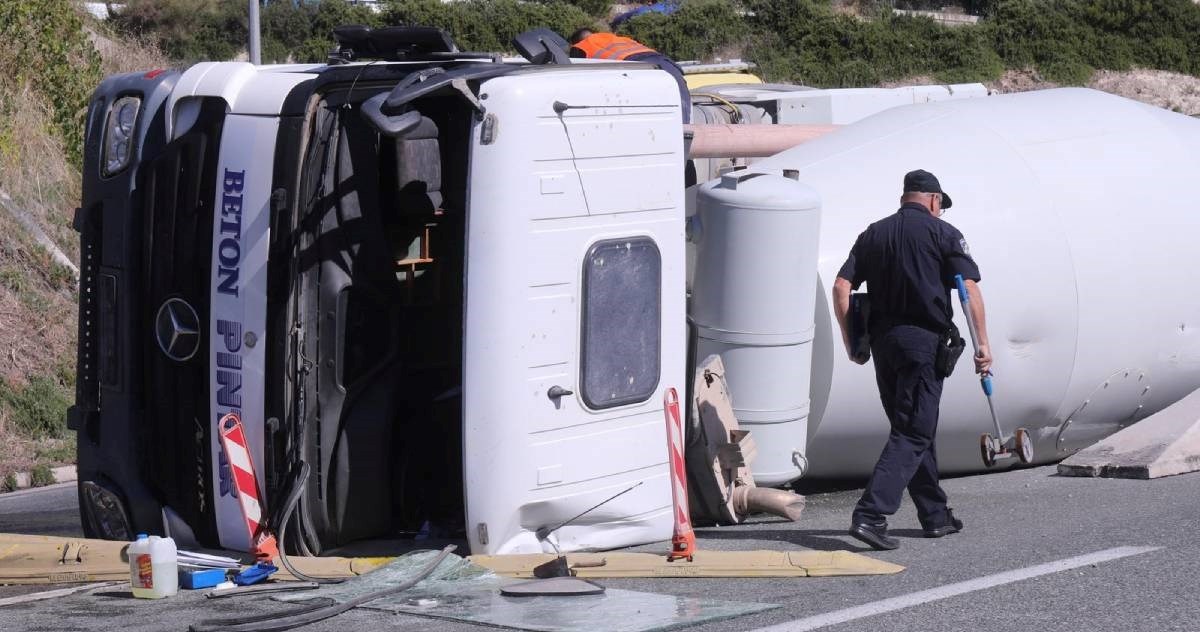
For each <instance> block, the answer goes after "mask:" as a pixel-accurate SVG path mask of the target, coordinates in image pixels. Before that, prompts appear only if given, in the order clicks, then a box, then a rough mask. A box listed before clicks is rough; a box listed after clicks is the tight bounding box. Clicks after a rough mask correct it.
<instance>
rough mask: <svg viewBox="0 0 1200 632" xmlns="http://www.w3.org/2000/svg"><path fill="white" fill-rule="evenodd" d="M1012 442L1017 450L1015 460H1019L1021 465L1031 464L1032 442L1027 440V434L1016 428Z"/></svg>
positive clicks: (1022, 429)
mask: <svg viewBox="0 0 1200 632" xmlns="http://www.w3.org/2000/svg"><path fill="white" fill-rule="evenodd" d="M1013 442H1014V444H1015V446H1016V448H1017V458H1019V459H1021V462H1022V463H1031V462H1033V440H1032V439H1030V438H1029V432H1028V431H1026V430H1025V429H1024V428H1017V432H1016V433H1014V434H1013Z"/></svg>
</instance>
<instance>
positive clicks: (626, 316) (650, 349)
mask: <svg viewBox="0 0 1200 632" xmlns="http://www.w3.org/2000/svg"><path fill="white" fill-rule="evenodd" d="M661 288H662V257H661V255H660V254H659V250H658V246H657V245H655V243H654V240H652V239H650V238H649V237H630V238H626V239H609V240H605V241H600V242H597V243H596V244H594V245H593V246H592V247H591V248H590V249H589V250H588V253H587V256H586V257H585V258H584V264H583V305H582V312H583V314H582V316H583V318H582V353H581V362H580V372H581V374H582V375H581V376H580V383H581V391H582V392H581V394H582V397H583V401H584V403H585V404H587V406H588V407H589V408H592V409H603V408H613V407H616V406H623V405H626V404H635V403H638V402H643V401H646V400H647V399H649V398H650V396H651V395H653V394H654V392H655V391H656V390H657V389H658V379H659V372H660V356H661V353H660V351H661V342H662V341H661V331H662V300H661Z"/></svg>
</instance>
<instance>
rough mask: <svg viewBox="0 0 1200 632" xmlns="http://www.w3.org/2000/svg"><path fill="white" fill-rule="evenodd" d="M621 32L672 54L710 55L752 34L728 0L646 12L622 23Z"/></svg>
mask: <svg viewBox="0 0 1200 632" xmlns="http://www.w3.org/2000/svg"><path fill="white" fill-rule="evenodd" d="M620 33H621V34H623V35H627V36H629V37H632V38H634V39H636V40H637V41H639V42H641V43H643V44H645V45H647V46H649V47H651V48H653V49H655V50H657V51H659V52H661V53H663V54H665V55H667V56H668V57H671V58H672V59H696V60H701V59H706V58H709V57H711V56H713V55H714V54H715V53H718V52H721V51H722V50H724V49H726V48H728V47H730V46H739V47H740V45H741V44H743V43H744V40H746V38H747V37H748V36H749V34H750V28H749V25H748V24H747V23H746V20H745V19H744V18H743V17H742V16H741V15H740V14H739V12H738V10H737V7H736V6H735V5H734V4H733V3H732V2H729V1H728V0H693V1H692V2H685V3H684V4H682V5H680V7H679V10H678V11H676V12H675V13H673V14H671V15H663V14H661V13H653V12H650V13H644V14H642V15H639V16H637V17H635V18H633V19H632V20H629V21H628V22H626V23H624V24H622V25H621V29H620Z"/></svg>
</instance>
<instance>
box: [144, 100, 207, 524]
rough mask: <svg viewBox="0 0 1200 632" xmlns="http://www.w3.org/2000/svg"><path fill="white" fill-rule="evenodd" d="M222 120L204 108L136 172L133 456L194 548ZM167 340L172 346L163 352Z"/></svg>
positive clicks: (203, 506)
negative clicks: (137, 418)
mask: <svg viewBox="0 0 1200 632" xmlns="http://www.w3.org/2000/svg"><path fill="white" fill-rule="evenodd" d="M224 116H225V110H224V104H223V103H219V102H212V101H210V102H207V103H206V104H205V105H204V106H202V108H201V114H200V117H199V120H198V121H197V122H196V124H195V125H194V126H193V127H192V129H191V130H189V131H188V132H187V133H186V134H184V135H183V136H182V137H180V138H178V139H176V140H174V141H172V142H171V143H170V144H169V145H167V147H166V148H165V150H164V151H163V153H162V154H161V155H160V156H158V157H157V158H155V159H154V160H152V161H147V162H146V163H145V164H144V166H143V171H142V174H141V177H142V180H141V183H140V184H141V186H140V191H141V199H142V208H143V218H144V230H145V233H144V241H143V265H144V269H143V284H142V287H143V288H145V293H144V302H143V304H142V309H143V310H144V311H143V314H142V317H143V319H144V320H143V322H145V323H146V325H147V326H146V327H145V335H144V336H143V358H144V361H145V365H144V366H145V373H144V380H145V381H144V393H145V399H144V401H145V417H144V419H145V421H144V424H143V429H142V431H141V432H139V433H138V439H139V441H141V442H143V445H141V446H140V448H141V449H139V450H138V454H139V455H140V456H139V458H140V459H141V460H142V462H141V471H142V472H143V475H144V476H145V477H146V483H147V484H148V485H149V486H150V487H151V489H153V490H154V491H155V493H156V494H157V495H158V496H159V497H160V499H161V500H162V501H164V502H165V504H167V505H170V506H171V508H172V509H174V510H175V511H176V513H178V514H179V515H180V517H182V518H183V519H184V521H186V522H187V523H188V524H189V525H191V526H192V528H193V529H194V530H195V533H196V536H197V537H198V538H199V539H200V541H201V542H215V540H216V533H215V527H214V518H213V512H212V508H211V503H212V494H211V480H212V474H211V463H212V454H211V449H210V446H211V443H210V434H211V427H212V424H211V423H210V420H209V382H208V379H209V378H208V376H209V354H208V331H207V330H208V322H209V284H210V274H211V261H212V222H213V212H214V199H213V198H214V195H215V190H216V182H217V179H216V172H217V158H218V156H219V146H220V137H221V127H222V123H223V121H224ZM167 303H170V305H169V306H168V305H166V304H167ZM189 308H190V310H189ZM164 310H167V311H166V314H167V316H165V317H166V318H172V317H174V318H175V320H174V321H168V322H174V323H175V324H176V325H178V327H176V328H175V329H174V330H171V329H169V328H168V329H167V330H166V332H164V331H163V330H162V323H160V322H158V319H159V317H160V315H162V314H163V313H164ZM171 314H174V316H171ZM190 319H194V322H189V320H190ZM184 330H192V331H194V332H195V333H194V334H192V335H190V338H188V336H186V335H185V336H184V337H185V338H188V339H180V337H179V336H178V335H175V336H174V338H173V337H172V334H171V331H174V332H175V333H176V334H178V332H179V331H184ZM172 339H175V340H177V341H178V344H176V345H172V344H170V341H171V340H172ZM164 341H166V342H165V343H164ZM187 351H191V353H186V352H187Z"/></svg>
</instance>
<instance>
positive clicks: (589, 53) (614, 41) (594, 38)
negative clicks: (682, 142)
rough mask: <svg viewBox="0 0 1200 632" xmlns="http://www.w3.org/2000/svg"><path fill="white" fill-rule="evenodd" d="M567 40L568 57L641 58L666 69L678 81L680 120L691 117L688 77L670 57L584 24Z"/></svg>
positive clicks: (631, 59)
mask: <svg viewBox="0 0 1200 632" xmlns="http://www.w3.org/2000/svg"><path fill="white" fill-rule="evenodd" d="M570 42H571V49H570V51H569V54H570V56H571V57H579V58H587V59H617V60H626V61H641V62H646V63H650V64H654V65H655V66H658V67H659V68H660V69H662V70H665V71H666V72H667V73H668V74H670V75H671V76H672V77H674V78H675V82H676V83H678V84H679V101H680V106H681V107H682V108H683V122H684V123H685V124H686V123H690V122H691V121H692V97H691V93H689V92H688V87H687V81H686V80H685V79H684V78H683V71H682V70H680V69H679V66H678V65H676V63H675V62H674V61H672V60H671V58H670V57H667V56H666V55H664V54H662V53H660V52H658V51H656V50H654V49H653V48H650V47H648V46H644V45H643V44H642V43H641V42H638V41H637V40H635V39H632V38H628V37H624V36H621V35H614V34H612V33H597V32H595V31H592V30H591V29H587V28H582V29H579V30H577V31H575V32H574V33H572V34H571V37H570Z"/></svg>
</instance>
